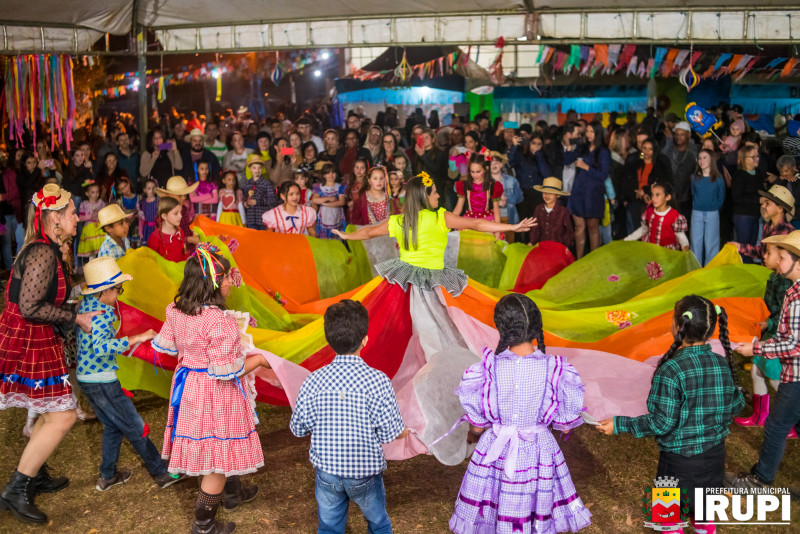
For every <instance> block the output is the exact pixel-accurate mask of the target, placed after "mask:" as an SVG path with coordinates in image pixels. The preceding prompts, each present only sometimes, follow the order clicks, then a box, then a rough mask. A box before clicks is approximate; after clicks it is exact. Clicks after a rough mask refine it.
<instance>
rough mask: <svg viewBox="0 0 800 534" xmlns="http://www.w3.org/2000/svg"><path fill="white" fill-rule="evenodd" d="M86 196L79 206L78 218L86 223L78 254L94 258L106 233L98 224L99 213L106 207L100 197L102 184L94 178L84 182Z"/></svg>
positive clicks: (82, 256)
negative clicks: (98, 183) (97, 182)
mask: <svg viewBox="0 0 800 534" xmlns="http://www.w3.org/2000/svg"><path fill="white" fill-rule="evenodd" d="M83 190H84V193H85V198H86V200H84V201H83V202H81V205H80V207H79V208H78V220H80V221H81V222H83V223H84V225H83V231H82V232H81V240H80V243H78V256H79V257H81V258H94V257H95V256H96V255H97V251H98V250H100V245H102V244H103V239H105V233H104V232H103V230H102V229H101V228H100V225H98V224H97V222H98V219H97V215H98V213H100V210H101V209H103V208H105V207H106V203H105V202H103V200H102V199H101V198H100V186H99V185H97V184H96V183H95V182H94V180H87V181H86V182H84V189H83Z"/></svg>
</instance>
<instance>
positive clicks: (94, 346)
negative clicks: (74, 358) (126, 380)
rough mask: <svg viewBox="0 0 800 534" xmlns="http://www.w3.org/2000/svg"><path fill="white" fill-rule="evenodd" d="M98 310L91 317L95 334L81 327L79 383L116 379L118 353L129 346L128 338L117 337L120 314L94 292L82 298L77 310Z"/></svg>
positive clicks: (79, 311) (79, 339) (79, 335)
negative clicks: (100, 299)
mask: <svg viewBox="0 0 800 534" xmlns="http://www.w3.org/2000/svg"><path fill="white" fill-rule="evenodd" d="M93 311H99V312H101V313H99V314H98V315H95V316H94V317H92V333H91V334H87V333H86V332H84V331H83V330H81V329H80V328H79V329H78V382H114V381H115V380H116V379H117V369H119V366H118V365H117V355H118V354H119V353H121V352H125V351H126V350H128V348H129V347H130V343H128V338H127V337H123V338H122V339H117V328H116V327H115V326H114V323H115V322H116V320H117V314H116V313H114V308H112V307H111V306H107V305H105V304H103V303H102V302H100V301H99V300H97V299H96V298H95V297H93V296H92V295H88V296H85V297H83V300H82V301H81V304H80V307H79V308H78V313H88V312H93Z"/></svg>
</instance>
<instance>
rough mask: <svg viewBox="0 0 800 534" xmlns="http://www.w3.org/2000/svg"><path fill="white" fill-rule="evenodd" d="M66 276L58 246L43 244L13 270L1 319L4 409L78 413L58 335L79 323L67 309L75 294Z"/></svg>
mask: <svg viewBox="0 0 800 534" xmlns="http://www.w3.org/2000/svg"><path fill="white" fill-rule="evenodd" d="M65 270H66V269H65V266H64V264H63V262H62V261H61V260H60V252H59V251H58V249H57V248H56V247H55V245H52V244H51V245H47V244H45V243H44V242H42V241H38V242H36V243H35V244H32V245H29V246H28V247H27V248H26V249H25V250H23V252H22V253H21V254H20V256H19V257H18V258H17V262H16V263H15V264H14V267H13V268H12V272H11V276H10V277H9V281H8V285H7V286H6V292H5V298H6V307H5V309H4V310H3V313H2V315H0V409H6V408H10V407H17V408H27V409H32V410H34V411H35V412H37V413H46V412H58V411H64V410H74V409H75V407H76V405H75V397H74V396H73V395H72V387H71V386H70V383H69V371H68V370H67V364H66V360H65V358H64V346H63V341H62V339H61V338H60V337H59V336H58V335H57V334H56V330H55V328H56V327H57V326H59V327H60V325H61V324H65V323H74V321H75V312H74V310H71V309H68V308H62V306H63V305H64V303H65V302H66V300H67V296H68V295H69V290H70V284H69V281H68V280H67V278H66V276H65V274H66V273H65ZM53 271H55V274H53ZM53 277H55V280H53ZM53 289H54V291H53ZM50 295H53V298H52V299H50V298H48V297H49V296H50ZM20 305H22V308H23V309H24V310H26V315H27V316H28V317H29V318H28V319H26V318H25V317H23V316H22V313H21V312H20ZM59 330H61V329H60V328H59Z"/></svg>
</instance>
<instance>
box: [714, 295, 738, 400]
mask: <svg viewBox="0 0 800 534" xmlns="http://www.w3.org/2000/svg"><path fill="white" fill-rule="evenodd" d="M717 318H718V319H717V321H718V323H719V342H720V343H722V348H723V349H725V359H726V360H728V367H730V370H731V377H732V378H733V385H734V386H736V387H737V388H738V387H739V379H738V378H737V377H736V371H735V370H734V369H733V350H731V341H730V339H729V338H728V314H727V313H725V308H722V307H720V308H719V314H718V315H717Z"/></svg>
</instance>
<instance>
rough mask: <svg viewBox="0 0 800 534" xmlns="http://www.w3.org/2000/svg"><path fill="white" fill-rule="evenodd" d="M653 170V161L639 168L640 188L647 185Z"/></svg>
mask: <svg viewBox="0 0 800 534" xmlns="http://www.w3.org/2000/svg"><path fill="white" fill-rule="evenodd" d="M651 172H653V162H652V161H650V163H645V164H644V167H642V168H641V169H639V189H643V188H644V187H646V186H647V180H648V179H649V178H650V173H651Z"/></svg>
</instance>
